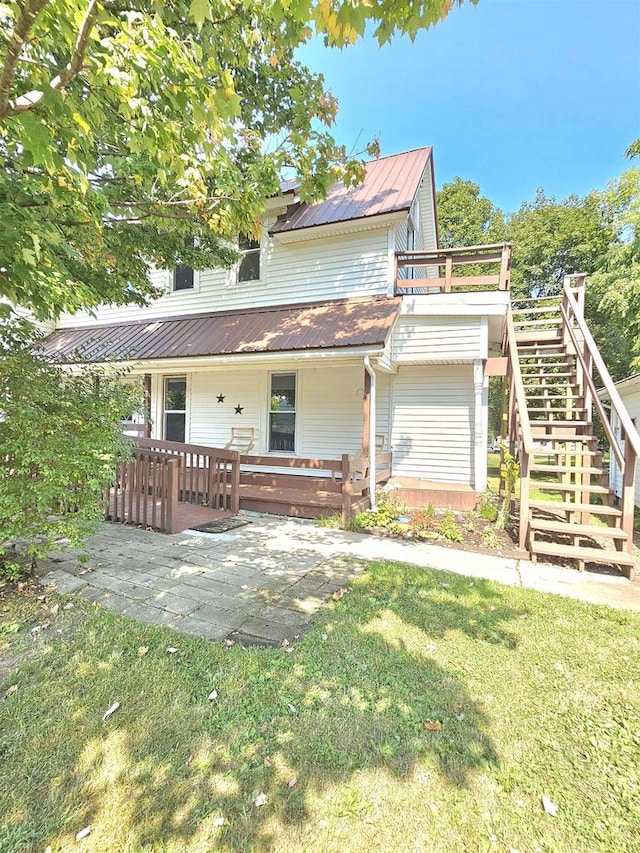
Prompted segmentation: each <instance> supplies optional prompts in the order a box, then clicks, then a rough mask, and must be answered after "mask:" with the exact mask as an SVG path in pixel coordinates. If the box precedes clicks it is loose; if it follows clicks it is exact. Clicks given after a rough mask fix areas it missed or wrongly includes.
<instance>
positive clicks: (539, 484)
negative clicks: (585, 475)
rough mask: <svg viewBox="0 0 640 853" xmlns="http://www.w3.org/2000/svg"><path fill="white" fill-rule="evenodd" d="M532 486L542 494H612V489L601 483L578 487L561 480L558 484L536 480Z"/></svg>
mask: <svg viewBox="0 0 640 853" xmlns="http://www.w3.org/2000/svg"><path fill="white" fill-rule="evenodd" d="M531 485H532V487H534V488H536V489H538V491H541V492H590V493H591V494H593V495H610V494H611V489H608V488H607V487H606V486H601V485H600V484H599V483H585V484H583V485H576V484H575V483H561V482H560V481H559V480H558V482H557V483H556V482H555V481H553V482H552V481H550V480H534V481H532V483H531Z"/></svg>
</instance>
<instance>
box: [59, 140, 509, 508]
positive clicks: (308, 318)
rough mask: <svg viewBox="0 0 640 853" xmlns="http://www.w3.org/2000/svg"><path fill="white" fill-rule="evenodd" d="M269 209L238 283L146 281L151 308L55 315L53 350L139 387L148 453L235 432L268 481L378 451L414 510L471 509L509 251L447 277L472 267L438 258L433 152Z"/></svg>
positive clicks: (451, 256) (232, 275)
mask: <svg viewBox="0 0 640 853" xmlns="http://www.w3.org/2000/svg"><path fill="white" fill-rule="evenodd" d="M266 209H267V213H266V218H265V222H264V231H263V235H262V239H261V240H260V241H259V242H258V243H256V242H251V241H248V240H243V239H240V242H239V248H240V250H241V255H242V257H241V261H240V263H239V264H238V265H237V267H236V268H235V269H232V270H223V269H211V270H206V271H202V272H194V271H193V270H189V269H187V268H181V269H178V270H173V271H155V272H153V273H152V275H153V278H154V281H155V283H156V284H157V285H159V286H160V287H161V288H162V290H163V295H162V296H161V297H160V298H158V299H157V300H155V301H154V302H153V303H152V304H151V305H149V306H147V307H144V308H141V307H137V306H126V307H122V306H108V305H106V306H104V307H103V308H101V309H100V310H99V311H98V313H97V316H95V317H94V316H91V315H90V314H88V313H80V314H75V315H73V316H65V317H63V318H62V319H61V320H60V321H59V322H58V324H57V327H56V329H55V331H54V332H53V333H52V334H51V336H50V337H49V339H48V344H47V346H48V349H49V352H50V353H52V354H53V355H54V356H55V358H56V360H57V361H59V362H62V363H65V362H72V361H76V360H78V358H80V360H82V361H84V362H95V363H117V364H123V363H126V364H128V365H131V366H132V367H133V370H134V372H135V373H137V374H142V375H143V376H144V377H145V381H146V384H147V389H148V394H149V397H150V411H151V423H152V425H151V435H152V437H153V438H155V439H165V440H173V441H179V442H186V443H193V444H198V445H206V446H210V447H224V446H225V444H227V443H228V442H229V440H230V438H231V436H232V430H234V429H235V430H236V431H238V428H243V431H244V432H245V433H246V434H251V433H252V435H253V439H252V441H251V442H249V444H250V445H251V446H249V445H248V446H247V448H246V454H247V456H250V457H255V462H256V465H255V467H253V468H252V466H251V464H250V463H251V460H250V459H247V458H244V459H243V461H244V469H245V470H247V471H251V470H256V471H257V470H260V471H263V472H264V471H265V470H269V471H270V473H271V474H273V475H278V474H283V473H286V474H287V475H291V474H292V472H295V469H296V460H302V459H307V460H308V459H310V458H313V459H317V460H327V459H339V458H340V457H341V456H342V454H351V455H353V454H357V453H358V452H361V451H362V448H363V447H364V448H365V451H366V452H368V449H369V448H371V447H373V445H374V442H375V443H376V445H377V447H378V450H379V449H380V448H381V447H383V446H384V449H385V450H390V451H391V453H392V454H393V455H392V469H391V474H392V481H395V482H396V483H398V484H399V485H400V486H401V487H402V489H403V490H404V491H405V494H406V495H407V496H408V497H409V498H410V500H411V502H413V503H427V502H428V501H429V500H432V501H434V502H440V503H445V504H450V505H453V506H459V507H468V506H470V505H471V504H472V502H473V499H474V493H476V492H482V491H484V489H485V486H486V445H487V437H488V436H487V410H488V379H487V375H488V374H490V373H491V372H492V369H491V368H492V364H493V363H492V362H491V360H490V359H491V357H492V356H494V355H498V354H499V352H500V345H501V341H502V336H503V330H504V320H505V315H506V310H507V305H508V290H507V288H508V274H509V257H508V252H509V247H505V248H504V249H503V248H502V247H493V248H492V249H491V250H489V251H486V252H485V253H484V255H482V259H485V260H488V261H491V262H493V263H494V264H497V265H498V267H499V269H498V272H496V274H495V275H493V274H492V275H486V276H481V277H480V278H479V279H471V278H469V277H467V278H461V279H460V278H459V279H454V278H452V269H453V267H454V266H455V265H457V264H458V263H461V262H465V260H466V261H467V262H469V260H470V259H471V260H473V258H476V260H477V257H476V255H473V257H472V256H469V257H467V256H465V255H464V252H462V253H460V251H458V250H457V251H456V252H452V251H449V252H448V253H447V252H444V253H443V252H439V251H438V250H437V245H438V228H437V218H436V209H435V190H434V174H433V157H432V151H431V149H430V148H421V149H417V150H414V151H409V152H405V153H402V154H397V155H393V156H390V157H384V158H381V159H379V160H376V161H373V162H371V163H369V164H368V165H367V169H366V178H365V180H364V182H363V183H362V184H361V185H360V186H358V187H356V188H354V189H349V188H345V187H344V186H343V185H337V186H336V187H334V189H333V190H332V191H331V192H330V193H329V196H328V198H327V199H326V200H325V201H321V202H318V203H315V204H311V205H307V204H304V203H301V202H300V201H299V199H298V198H297V197H296V189H295V187H294V186H291V185H289V186H287V187H285V188H284V191H283V193H282V195H281V196H279V197H278V198H273V199H269V201H268V202H267V208H266ZM421 251H422V252H425V251H428V252H429V253H430V254H425V255H420V254H412V252H418V253H419V252H421ZM412 260H413V265H409V262H410V261H412ZM417 261H420V263H419V264H418V263H417ZM440 268H441V269H442V270H443V271H444V273H443V274H442V275H441V274H440V273H439V269H440ZM480 279H482V281H480ZM472 283H475V284H478V283H480V284H483V285H484V287H483V288H478V287H471V286H468V285H471V284H472ZM457 285H467V286H464V287H463V289H462V290H460V289H459V287H457ZM487 365H488V367H489V369H487ZM270 459H272V460H273V462H272V464H271V466H270V467H269V460H270ZM265 466H267V467H266V468H265ZM321 468H322V466H321V465H319V466H318V469H319V471H321ZM298 473H299V474H305V473H306V474H309V470H308V469H305V470H300V471H299V472H298ZM314 473H318V471H316V472H314ZM300 514H304V513H302V512H301V513H300Z"/></svg>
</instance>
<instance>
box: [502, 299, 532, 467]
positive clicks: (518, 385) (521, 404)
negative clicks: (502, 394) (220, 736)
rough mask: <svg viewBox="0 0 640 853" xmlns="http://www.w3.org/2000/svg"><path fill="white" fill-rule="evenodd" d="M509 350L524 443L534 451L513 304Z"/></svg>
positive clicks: (508, 342) (527, 448)
mask: <svg viewBox="0 0 640 853" xmlns="http://www.w3.org/2000/svg"><path fill="white" fill-rule="evenodd" d="M506 331H507V351H508V354H509V361H510V362H511V371H512V375H513V388H514V391H515V395H516V403H517V405H518V415H519V417H520V429H521V431H522V444H523V448H524V450H525V452H526V453H528V454H530V453H533V452H534V450H535V448H534V446H533V434H532V432H531V422H530V421H529V411H528V409H527V399H526V397H525V393H524V383H523V381H522V371H521V370H520V359H519V358H518V345H517V342H516V331H515V327H514V324H513V311H512V310H511V306H510V305H509V306H507V330H506Z"/></svg>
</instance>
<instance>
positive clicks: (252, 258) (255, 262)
mask: <svg viewBox="0 0 640 853" xmlns="http://www.w3.org/2000/svg"><path fill="white" fill-rule="evenodd" d="M238 252H239V253H240V260H239V262H238V272H237V280H238V281H239V282H243V281H259V280H260V241H259V240H254V239H253V238H251V237H247V236H246V235H245V234H241V235H240V237H239V238H238Z"/></svg>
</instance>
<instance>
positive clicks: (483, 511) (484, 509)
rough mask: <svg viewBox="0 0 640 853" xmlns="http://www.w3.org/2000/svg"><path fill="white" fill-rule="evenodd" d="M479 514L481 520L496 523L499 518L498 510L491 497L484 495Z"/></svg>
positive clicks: (479, 504) (480, 502)
mask: <svg viewBox="0 0 640 853" xmlns="http://www.w3.org/2000/svg"><path fill="white" fill-rule="evenodd" d="M478 513H479V514H480V518H482V519H484V520H485V521H495V520H496V518H497V517H498V510H497V508H496V505H495V504H494V502H493V499H492V498H491V496H490V495H487V494H484V495H482V497H481V498H480V501H479V503H478Z"/></svg>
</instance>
